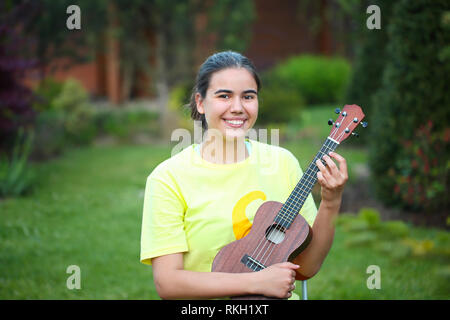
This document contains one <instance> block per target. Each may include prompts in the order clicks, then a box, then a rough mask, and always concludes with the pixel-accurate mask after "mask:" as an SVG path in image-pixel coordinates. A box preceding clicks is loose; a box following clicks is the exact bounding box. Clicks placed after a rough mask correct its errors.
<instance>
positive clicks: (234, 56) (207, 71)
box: [187, 51, 261, 130]
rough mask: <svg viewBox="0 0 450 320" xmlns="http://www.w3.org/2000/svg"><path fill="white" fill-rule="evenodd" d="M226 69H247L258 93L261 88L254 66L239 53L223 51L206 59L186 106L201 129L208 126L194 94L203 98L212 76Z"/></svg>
mask: <svg viewBox="0 0 450 320" xmlns="http://www.w3.org/2000/svg"><path fill="white" fill-rule="evenodd" d="M227 68H245V69H247V71H249V72H250V73H251V74H252V75H253V78H254V79H255V81H256V85H257V89H258V92H259V90H260V88H261V81H260V79H259V76H258V74H257V72H256V68H255V66H254V65H253V63H252V62H251V61H250V60H249V59H248V58H247V57H244V56H243V55H241V54H240V53H237V52H234V51H223V52H218V53H215V54H213V55H212V56H210V57H209V58H208V59H206V61H205V62H203V64H202V65H201V66H200V69H199V71H198V74H197V78H196V81H195V85H194V88H193V89H192V94H191V100H190V102H189V104H188V105H187V107H188V108H190V109H191V118H192V119H193V120H201V121H202V127H203V129H205V130H206V129H207V128H208V125H207V123H206V119H205V115H204V114H201V113H199V112H198V111H197V104H196V102H195V94H196V93H200V95H201V96H202V98H205V96H206V91H207V90H208V87H209V81H210V80H211V76H212V74H213V73H214V72H217V71H220V70H223V69H227Z"/></svg>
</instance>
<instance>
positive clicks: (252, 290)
mask: <svg viewBox="0 0 450 320" xmlns="http://www.w3.org/2000/svg"><path fill="white" fill-rule="evenodd" d="M244 275H246V277H247V279H246V280H247V281H245V282H244V281H243V282H242V283H245V285H244V286H245V288H244V289H245V290H246V294H249V295H257V294H260V293H259V289H258V285H259V281H258V279H257V278H258V274H257V272H248V273H247V272H246V273H244Z"/></svg>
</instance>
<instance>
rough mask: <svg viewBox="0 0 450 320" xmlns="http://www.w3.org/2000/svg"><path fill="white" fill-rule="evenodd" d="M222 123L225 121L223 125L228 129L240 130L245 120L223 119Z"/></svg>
mask: <svg viewBox="0 0 450 320" xmlns="http://www.w3.org/2000/svg"><path fill="white" fill-rule="evenodd" d="M223 121H225V123H226V124H227V126H229V127H232V128H241V127H242V126H243V125H244V123H245V121H247V120H225V119H223Z"/></svg>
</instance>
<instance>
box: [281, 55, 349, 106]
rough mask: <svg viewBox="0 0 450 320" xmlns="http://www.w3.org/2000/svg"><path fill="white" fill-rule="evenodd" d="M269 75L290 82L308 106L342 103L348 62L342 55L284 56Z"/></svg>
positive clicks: (347, 75)
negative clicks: (329, 56) (283, 59)
mask: <svg viewBox="0 0 450 320" xmlns="http://www.w3.org/2000/svg"><path fill="white" fill-rule="evenodd" d="M273 74H274V75H275V76H276V77H277V78H279V79H283V81H285V83H286V84H290V86H292V88H295V90H296V91H298V92H299V93H300V94H301V95H302V96H303V98H304V100H305V103H306V104H308V105H313V104H320V103H338V102H342V99H343V95H344V90H345V88H346V86H347V82H348V78H349V74H350V64H349V63H348V62H347V61H346V60H345V59H343V58H338V57H335V58H328V57H320V56H310V55H301V56H296V57H292V58H290V59H287V60H286V61H284V62H282V63H280V64H278V65H277V66H275V68H274V69H273Z"/></svg>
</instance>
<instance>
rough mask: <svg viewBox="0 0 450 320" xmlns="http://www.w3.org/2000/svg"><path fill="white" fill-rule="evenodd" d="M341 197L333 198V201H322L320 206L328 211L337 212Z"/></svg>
mask: <svg viewBox="0 0 450 320" xmlns="http://www.w3.org/2000/svg"><path fill="white" fill-rule="evenodd" d="M341 202H342V197H339V198H335V199H326V198H325V199H322V201H321V202H320V205H321V206H323V207H325V208H326V209H328V210H332V211H334V210H336V211H339V208H340V207H341Z"/></svg>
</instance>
